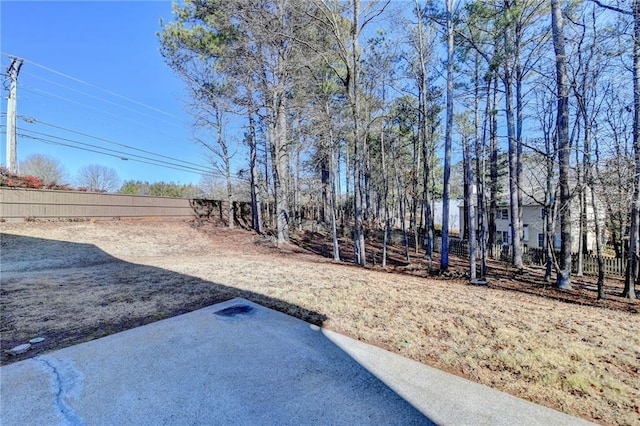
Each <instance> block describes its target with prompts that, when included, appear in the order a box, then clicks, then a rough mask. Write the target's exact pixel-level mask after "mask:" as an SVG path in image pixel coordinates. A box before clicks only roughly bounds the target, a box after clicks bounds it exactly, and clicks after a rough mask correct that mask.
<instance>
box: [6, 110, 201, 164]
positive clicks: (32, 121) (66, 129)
mask: <svg viewBox="0 0 640 426" xmlns="http://www.w3.org/2000/svg"><path fill="white" fill-rule="evenodd" d="M18 118H20V119H22V120H23V121H25V122H27V123H38V124H42V125H45V126H48V127H53V128H55V129H59V130H63V131H66V132H69V133H75V134H77V135H80V136H86V137H89V138H92V139H96V140H99V141H102V142H107V143H110V144H112V145H116V146H121V147H123V148H127V149H131V150H134V151H138V152H143V153H145V154H150V155H155V156H156V157H162V158H166V159H168V160H173V161H177V162H180V163H185V164H191V165H193V166H196V167H203V168H205V167H206V166H203V165H201V164H197V163H193V162H191V161H185V160H181V159H179V158H175V157H169V156H167V155H164V154H158V153H156V152H153V151H147V150H144V149H140V148H136V147H134V146H131V145H126V144H123V143H119V142H115V141H112V140H109V139H105V138H102V137H99V136H94V135H90V134H88V133H83V132H78V131H76V130H71V129H68V128H66V127H62V126H57V125H55V124H51V123H46V122H44V121H41V120H38V119H35V118H32V117H24V116H18Z"/></svg>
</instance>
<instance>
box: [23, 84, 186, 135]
mask: <svg viewBox="0 0 640 426" xmlns="http://www.w3.org/2000/svg"><path fill="white" fill-rule="evenodd" d="M24 74H26V75H29V76H31V77H34V78H36V79H39V80H43V81H45V82H47V83H50V84H53V85H56V86H59V87H62V88H64V89H67V90H71V91H73V92H76V93H80V94H81V95H84V96H87V97H90V98H93V99H96V100H98V101H101V102H104V103H106V104H109V105H114V106H116V107H119V108H122V109H126V110H128V111H133V112H135V113H137V114H140V115H144V116H146V117H149V118H152V119H154V120H158V121H162V122H164V123H166V122H167V121H166V118H160V117H157V116H154V115H151V114H148V113H145V112H141V111H138V110H136V109H133V108H130V107H128V106H125V105H121V104H119V103H117V102H113V101H110V100H108V99H104V98H101V97H99V96H95V95H92V94H90V93H87V92H83V91H82V90H78V89H76V88H73V87H71V86H67V85H65V84H62V83H58V82H56V81H53V80H49V79H47V78H44V77H40V76H38V75H35V74H32V73H29V72H26V73H24ZM21 86H22V85H21ZM171 124H173V125H175V126H177V125H178V124H176V123H171Z"/></svg>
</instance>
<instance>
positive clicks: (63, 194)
mask: <svg viewBox="0 0 640 426" xmlns="http://www.w3.org/2000/svg"><path fill="white" fill-rule="evenodd" d="M227 206H228V203H227V202H225V201H219V200H207V199H187V198H170V197H150V196H140V195H121V194H102V193H95V192H79V191H58V190H41V189H17V188H6V187H2V188H0V219H1V220H4V221H13V222H15V221H23V220H36V219H38V220H52V221H55V220H78V219H96V220H100V219H126V218H151V217H162V218H175V219H189V218H191V219H193V218H201V219H210V220H219V221H221V222H224V223H228V220H229V213H228V211H229V209H228V208H227ZM234 207H235V209H234V212H235V217H234V222H235V223H236V224H238V225H242V226H250V224H251V205H250V204H249V203H245V202H234Z"/></svg>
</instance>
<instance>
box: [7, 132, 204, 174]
mask: <svg viewBox="0 0 640 426" xmlns="http://www.w3.org/2000/svg"><path fill="white" fill-rule="evenodd" d="M18 136H20V137H23V138H28V139H33V140H36V141H39V142H44V143H46V144H49V145H58V146H66V147H69V148H75V149H79V150H82V151H88V152H94V153H97V154H101V155H106V156H109V157H114V158H120V159H122V157H121V156H119V155H115V154H109V153H106V152H102V151H97V150H94V149H90V148H83V147H79V146H75V145H70V144H66V143H63V142H57V141H52V140H49V139H44V138H40V137H36V136H30V135H25V134H23V133H18ZM131 161H136V162H138V163H145V164H150V165H153V166H158V167H164V168H166V169H174V170H179V171H181V172H187V173H195V174H201V173H200V172H196V171H192V170H184V169H181V168H178V167H172V166H167V165H160V164H157V163H152V162H150V161H144V160H138V159H131Z"/></svg>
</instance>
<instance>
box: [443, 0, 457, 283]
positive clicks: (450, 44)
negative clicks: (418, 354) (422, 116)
mask: <svg viewBox="0 0 640 426" xmlns="http://www.w3.org/2000/svg"><path fill="white" fill-rule="evenodd" d="M453 3H454V0H446V5H447V11H446V15H447V18H446V32H447V123H446V129H445V137H444V179H443V185H442V249H441V250H440V269H441V270H443V271H446V270H447V269H448V268H449V179H450V175H451V144H452V137H453V70H454V69H453V61H454V55H453V54H454V33H453Z"/></svg>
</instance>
